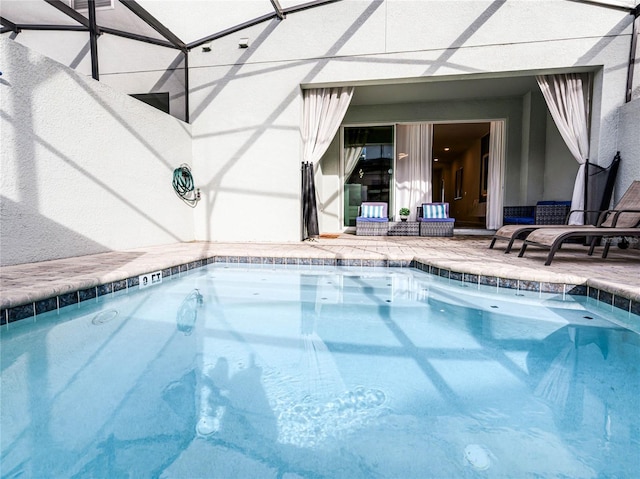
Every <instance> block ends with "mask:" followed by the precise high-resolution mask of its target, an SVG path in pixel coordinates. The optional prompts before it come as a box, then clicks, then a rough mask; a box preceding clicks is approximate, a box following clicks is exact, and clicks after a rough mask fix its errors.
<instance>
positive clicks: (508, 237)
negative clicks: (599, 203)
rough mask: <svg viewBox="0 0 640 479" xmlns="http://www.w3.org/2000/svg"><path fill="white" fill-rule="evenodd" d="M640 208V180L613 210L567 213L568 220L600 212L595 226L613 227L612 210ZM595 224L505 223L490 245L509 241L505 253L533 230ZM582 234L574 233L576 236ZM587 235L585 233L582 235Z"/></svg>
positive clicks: (626, 224) (587, 226) (628, 190)
mask: <svg viewBox="0 0 640 479" xmlns="http://www.w3.org/2000/svg"><path fill="white" fill-rule="evenodd" d="M635 209H640V181H634V182H633V183H631V185H630V186H629V188H628V189H627V191H626V192H625V194H624V195H623V196H622V198H620V201H619V202H618V204H616V206H615V207H614V209H613V210H607V211H593V210H573V211H571V212H569V214H568V215H567V220H568V219H569V217H570V216H571V215H572V214H573V213H600V215H599V217H598V221H597V223H596V225H595V227H597V228H600V227H604V228H607V227H611V221H612V218H613V216H612V215H611V212H612V211H621V210H625V211H626V210H635ZM623 220H624V221H623V223H619V224H618V227H620V226H629V225H631V226H633V224H632V223H633V221H632V220H631V221H627V220H626V219H623ZM593 227H594V226H593V225H522V224H520V225H505V226H502V227H501V228H500V229H498V231H496V233H495V234H494V235H493V238H492V239H491V244H490V245H489V248H490V249H493V246H494V245H495V243H496V241H508V244H507V248H506V249H505V251H504V252H505V253H509V252H510V251H511V248H512V247H513V243H514V242H515V241H516V240H518V239H525V238H527V237H528V236H529V235H530V234H531V232H532V231H537V230H539V229H558V228H571V229H572V230H575V229H584V228H593ZM576 236H580V235H574V237H576ZM582 236H585V235H582Z"/></svg>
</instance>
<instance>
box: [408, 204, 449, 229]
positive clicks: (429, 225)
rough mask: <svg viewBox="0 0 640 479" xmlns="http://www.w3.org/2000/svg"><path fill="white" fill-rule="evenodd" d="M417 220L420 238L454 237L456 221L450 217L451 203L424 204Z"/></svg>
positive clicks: (419, 207)
mask: <svg viewBox="0 0 640 479" xmlns="http://www.w3.org/2000/svg"><path fill="white" fill-rule="evenodd" d="M417 218H418V222H419V223H420V236H453V227H454V225H455V222H456V220H455V218H450V217H449V203H423V204H422V206H418V215H417Z"/></svg>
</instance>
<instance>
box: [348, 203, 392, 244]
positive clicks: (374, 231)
mask: <svg viewBox="0 0 640 479" xmlns="http://www.w3.org/2000/svg"><path fill="white" fill-rule="evenodd" d="M387 211H388V206H387V203H384V202H366V203H362V205H361V206H360V211H359V212H358V217H357V218H356V236H386V235H387V233H388V231H389V217H388V213H387Z"/></svg>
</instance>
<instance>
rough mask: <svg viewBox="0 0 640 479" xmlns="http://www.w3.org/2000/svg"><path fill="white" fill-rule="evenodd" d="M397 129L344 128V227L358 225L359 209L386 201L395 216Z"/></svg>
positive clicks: (379, 127)
mask: <svg viewBox="0 0 640 479" xmlns="http://www.w3.org/2000/svg"><path fill="white" fill-rule="evenodd" d="M393 143H394V127H393V126H364V127H345V128H344V161H343V165H344V176H343V178H344V226H355V225H356V217H357V216H358V207H359V206H360V205H361V204H362V203H364V202H368V201H384V202H385V203H388V204H389V213H390V214H392V212H393V211H394V210H393V206H392V202H393V195H392V194H391V190H392V183H391V182H392V178H393V151H394V150H393Z"/></svg>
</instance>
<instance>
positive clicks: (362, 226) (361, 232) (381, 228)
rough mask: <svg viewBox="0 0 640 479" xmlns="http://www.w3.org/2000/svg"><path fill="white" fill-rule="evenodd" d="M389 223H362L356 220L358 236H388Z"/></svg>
mask: <svg viewBox="0 0 640 479" xmlns="http://www.w3.org/2000/svg"><path fill="white" fill-rule="evenodd" d="M388 231H389V222H388V221H360V220H359V219H356V236H387V232H388Z"/></svg>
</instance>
